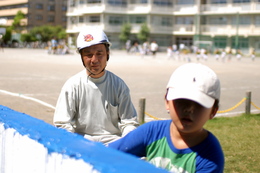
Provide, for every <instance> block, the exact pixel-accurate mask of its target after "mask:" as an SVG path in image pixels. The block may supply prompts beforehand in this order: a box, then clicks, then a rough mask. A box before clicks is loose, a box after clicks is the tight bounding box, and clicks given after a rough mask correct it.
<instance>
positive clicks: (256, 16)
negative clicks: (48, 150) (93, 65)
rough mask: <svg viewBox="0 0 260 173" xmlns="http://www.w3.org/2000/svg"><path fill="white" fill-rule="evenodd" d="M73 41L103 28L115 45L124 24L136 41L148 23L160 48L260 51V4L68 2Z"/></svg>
mask: <svg viewBox="0 0 260 173" xmlns="http://www.w3.org/2000/svg"><path fill="white" fill-rule="evenodd" d="M67 17H68V18H67V33H69V34H70V36H71V40H73V38H75V37H76V35H77V34H78V32H79V30H80V28H82V27H83V26H86V25H87V26H98V27H101V28H102V29H103V30H104V31H105V32H106V34H107V35H108V37H109V39H110V40H111V42H112V43H113V48H122V47H123V46H124V43H121V42H120V40H119V34H120V31H121V27H122V25H123V24H124V23H130V24H131V27H132V29H131V33H132V34H133V35H132V38H131V39H133V40H134V39H136V34H137V33H138V32H139V30H140V27H141V25H142V24H143V23H147V25H148V27H149V28H150V40H149V41H150V42H151V41H153V40H156V42H157V43H158V45H159V46H160V48H166V47H167V46H169V45H172V44H176V45H178V46H179V45H180V44H185V46H187V47H191V46H197V47H204V48H206V49H211V50H214V49H217V48H218V49H227V50H228V49H233V50H238V49H239V50H241V51H242V52H243V53H245V54H249V53H250V52H251V51H252V50H253V49H254V50H255V51H256V52H257V51H260V37H258V36H259V34H260V0H68V11H67Z"/></svg>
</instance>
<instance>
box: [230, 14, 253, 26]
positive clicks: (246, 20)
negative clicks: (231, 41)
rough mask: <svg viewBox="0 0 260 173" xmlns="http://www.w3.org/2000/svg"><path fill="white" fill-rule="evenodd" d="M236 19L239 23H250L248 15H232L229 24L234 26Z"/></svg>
mask: <svg viewBox="0 0 260 173" xmlns="http://www.w3.org/2000/svg"><path fill="white" fill-rule="evenodd" d="M237 20H238V24H239V25H250V24H251V19H250V16H234V17H232V20H231V24H232V25H233V26H236V25H237Z"/></svg>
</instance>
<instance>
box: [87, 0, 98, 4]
mask: <svg viewBox="0 0 260 173" xmlns="http://www.w3.org/2000/svg"><path fill="white" fill-rule="evenodd" d="M88 3H89V4H94V3H101V0H88Z"/></svg>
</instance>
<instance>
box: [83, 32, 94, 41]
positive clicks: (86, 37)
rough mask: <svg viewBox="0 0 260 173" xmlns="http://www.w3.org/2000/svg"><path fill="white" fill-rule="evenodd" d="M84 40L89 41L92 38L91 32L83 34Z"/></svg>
mask: <svg viewBox="0 0 260 173" xmlns="http://www.w3.org/2000/svg"><path fill="white" fill-rule="evenodd" d="M84 40H85V41H86V42H89V41H92V40H94V37H93V36H92V35H91V34H88V35H85V36H84Z"/></svg>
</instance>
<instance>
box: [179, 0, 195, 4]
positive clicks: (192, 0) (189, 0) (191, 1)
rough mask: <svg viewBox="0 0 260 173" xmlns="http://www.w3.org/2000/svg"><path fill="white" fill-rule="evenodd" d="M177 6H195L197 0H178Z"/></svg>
mask: <svg viewBox="0 0 260 173" xmlns="http://www.w3.org/2000/svg"><path fill="white" fill-rule="evenodd" d="M177 4H179V5H180V4H195V0H177Z"/></svg>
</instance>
